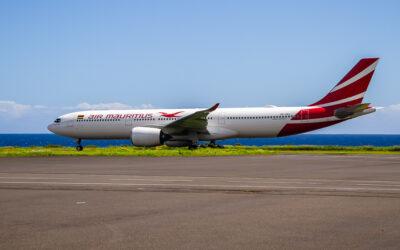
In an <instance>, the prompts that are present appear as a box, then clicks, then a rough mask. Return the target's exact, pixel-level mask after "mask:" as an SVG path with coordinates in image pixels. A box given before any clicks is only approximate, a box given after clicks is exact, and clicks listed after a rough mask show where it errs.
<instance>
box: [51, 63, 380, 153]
mask: <svg viewBox="0 0 400 250" xmlns="http://www.w3.org/2000/svg"><path fill="white" fill-rule="evenodd" d="M378 60H379V58H363V59H361V60H360V61H359V62H358V63H357V64H356V65H355V66H354V67H353V68H352V69H351V70H350V71H349V72H348V73H347V74H346V75H345V76H344V77H343V78H342V79H341V80H340V81H339V82H338V83H337V84H336V85H335V86H334V87H333V88H332V89H331V90H330V91H329V93H328V94H327V95H325V96H324V97H323V98H322V99H321V100H319V101H317V102H314V103H312V104H310V105H308V106H303V107H276V106H271V107H256V108H218V107H219V103H217V104H215V105H213V106H212V107H210V108H207V109H148V110H143V109H142V110H89V111H79V112H74V113H69V114H65V115H62V116H60V117H58V118H57V119H56V120H55V121H54V122H53V123H51V124H50V125H49V126H48V130H50V131H51V132H53V133H55V134H58V135H61V136H67V137H71V138H74V139H75V140H76V143H77V145H76V150H78V151H81V150H82V149H83V147H82V144H81V142H82V140H85V139H130V140H131V142H132V144H133V145H134V146H141V147H152V146H158V145H167V146H172V147H189V148H190V149H195V148H197V147H198V143H199V141H207V142H209V143H208V146H210V147H219V145H217V144H216V141H217V140H222V139H228V138H256V137H265V138H266V137H281V136H288V135H294V134H300V133H305V132H308V131H312V130H316V129H320V128H324V127H327V126H331V125H334V124H337V123H340V122H343V121H347V120H349V119H353V118H356V117H358V116H362V115H366V114H370V113H372V112H375V111H376V108H374V107H373V106H371V105H370V103H363V102H362V101H363V98H364V95H365V93H366V91H367V88H368V85H369V83H370V81H371V78H372V75H373V74H374V71H375V68H376V65H377V64H378Z"/></svg>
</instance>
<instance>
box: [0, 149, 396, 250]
mask: <svg viewBox="0 0 400 250" xmlns="http://www.w3.org/2000/svg"><path fill="white" fill-rule="evenodd" d="M0 211H1V213H0V248H1V249H38V248H44V249H71V248H80V249H81V248H91V249H116V248H118V249H160V248H161V249H244V248H245V249H278V248H279V249H281V248H286V249H287V248H296V249H321V248H324V249H338V248H340V249H343V248H352V249H354V248H355V249H377V248H379V249H382V248H384V249H399V248H400V156H327V155H320V156H316V155H315V156H313V155H279V156H245V157H197V158H184V157H183V158H137V157H109V158H108V157H50V158H45V157H43V158H0Z"/></svg>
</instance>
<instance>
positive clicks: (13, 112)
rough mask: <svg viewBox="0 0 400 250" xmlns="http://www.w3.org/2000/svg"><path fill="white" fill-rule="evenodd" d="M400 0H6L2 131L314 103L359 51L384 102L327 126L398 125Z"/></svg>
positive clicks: (0, 38)
mask: <svg viewBox="0 0 400 250" xmlns="http://www.w3.org/2000/svg"><path fill="white" fill-rule="evenodd" d="M399 13H400V1H366V0H363V1H205V0H203V1H100V0H94V1H86V0H85V1H80V0H77V1H40V0H35V1H28V0H27V1H18V0H16V1H14V0H10V1H0V133H14V132H18V133H25V132H27V133H29V132H47V131H46V126H47V124H48V123H50V122H51V121H52V120H54V118H56V116H58V115H60V114H63V113H68V112H72V111H75V110H79V109H87V108H88V109H90V108H112V107H116V108H119V107H122V108H127V107H139V108H140V107H143V108H146V107H156V108H175V107H207V106H211V105H212V104H214V103H216V102H221V106H222V107H241V106H265V105H268V104H272V105H277V106H292V105H307V104H310V103H312V102H314V101H316V100H318V99H319V98H320V97H322V96H323V95H325V94H326V93H327V92H328V91H329V90H330V89H331V88H332V87H333V85H334V84H336V82H337V81H338V80H340V78H341V77H342V76H343V75H344V74H345V73H347V71H348V70H350V68H351V67H352V66H353V65H354V64H355V63H356V62H357V61H358V60H359V59H360V58H362V57H371V56H373V57H380V58H381V61H380V63H379V65H378V67H377V70H376V72H375V75H374V78H373V82H372V84H371V86H370V88H369V90H368V93H367V95H366V98H365V101H368V102H372V103H373V104H374V105H376V106H381V107H384V108H383V109H381V110H380V111H379V112H376V114H374V115H370V116H368V117H361V118H359V119H358V120H354V121H350V122H346V123H343V124H340V125H338V126H335V127H332V128H327V129H324V130H320V131H319V133H397V134H399V133H400V97H399V93H400V84H399V80H398V79H399V76H398V74H399V73H400V28H399V27H400V14H399Z"/></svg>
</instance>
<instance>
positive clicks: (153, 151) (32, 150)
mask: <svg viewBox="0 0 400 250" xmlns="http://www.w3.org/2000/svg"><path fill="white" fill-rule="evenodd" d="M271 154H400V146H393V147H372V146H361V147H341V146H261V147H258V146H225V148H222V149H221V148H199V149H196V150H189V149H187V148H170V147H166V146H159V147H152V148H142V147H132V146H116V147H106V148H99V147H96V146H86V147H85V149H84V150H83V151H81V152H78V151H76V150H75V148H73V147H61V146H56V145H49V146H45V147H0V157H28V156H149V157H160V156H229V155H271Z"/></svg>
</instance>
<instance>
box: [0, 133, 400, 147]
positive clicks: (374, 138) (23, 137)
mask: <svg viewBox="0 0 400 250" xmlns="http://www.w3.org/2000/svg"><path fill="white" fill-rule="evenodd" d="M218 143H220V144H224V145H235V144H241V145H249V146H252V145H254V146H262V145H338V146H363V145H370V146H394V145H400V135H350V134H329V135H327V134H301V135H294V136H288V137H280V138H257V139H229V140H223V141H219V142H218ZM82 144H83V146H87V145H96V146H98V147H106V146H110V145H131V142H130V141H129V140H83V142H82ZM46 145H61V146H75V142H74V140H73V139H70V138H66V137H62V136H58V135H54V134H0V146H3V147H4V146H19V147H29V146H46Z"/></svg>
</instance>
